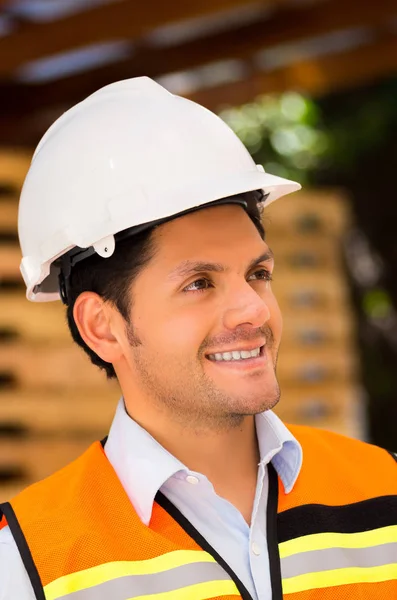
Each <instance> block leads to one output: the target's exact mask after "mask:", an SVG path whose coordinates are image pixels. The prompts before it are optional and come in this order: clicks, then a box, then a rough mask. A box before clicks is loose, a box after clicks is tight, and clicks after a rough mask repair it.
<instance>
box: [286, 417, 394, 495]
mask: <svg viewBox="0 0 397 600" xmlns="http://www.w3.org/2000/svg"><path fill="white" fill-rule="evenodd" d="M289 429H290V431H291V432H292V433H293V435H294V436H295V437H296V439H297V440H298V441H299V442H300V444H301V445H302V450H303V465H304V470H305V471H306V473H308V474H311V475H312V476H314V475H315V474H316V476H317V475H318V473H319V470H320V469H326V470H329V471H332V472H334V473H336V472H337V473H339V474H340V475H341V476H342V477H345V478H348V479H351V478H352V477H353V478H354V477H360V478H361V479H365V480H368V477H370V478H371V480H372V481H376V480H378V481H383V482H388V484H387V485H388V487H387V489H386V490H384V492H385V493H394V494H395V493H397V477H396V473H397V462H396V459H395V458H394V457H393V456H392V453H390V452H388V451H387V450H384V449H383V448H380V447H379V446H375V445H373V444H369V443H367V442H363V441H361V440H357V439H354V438H349V437H346V436H344V435H340V434H338V433H333V432H331V431H326V430H322V429H316V428H314V427H306V426H291V427H289ZM381 487H383V486H381ZM388 490H390V491H388ZM392 490H393V491H392Z"/></svg>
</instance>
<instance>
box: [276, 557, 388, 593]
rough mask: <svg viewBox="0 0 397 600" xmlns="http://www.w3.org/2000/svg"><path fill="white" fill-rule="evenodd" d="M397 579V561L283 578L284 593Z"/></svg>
mask: <svg viewBox="0 0 397 600" xmlns="http://www.w3.org/2000/svg"><path fill="white" fill-rule="evenodd" d="M393 579H397V563H395V564H391V565H382V566H380V567H369V568H365V569H363V568H357V567H350V568H347V569H336V570H333V571H320V572H319V573H306V574H304V575H297V576H296V577H290V578H289V579H283V582H282V583H283V594H296V593H297V592H304V591H306V590H312V589H319V588H327V587H334V586H337V585H346V584H349V583H379V582H381V581H389V580H393Z"/></svg>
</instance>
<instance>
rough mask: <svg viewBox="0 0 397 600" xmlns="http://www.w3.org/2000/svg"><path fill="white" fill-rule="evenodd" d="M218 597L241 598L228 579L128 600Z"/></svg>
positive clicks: (174, 599) (192, 599)
mask: <svg viewBox="0 0 397 600" xmlns="http://www.w3.org/2000/svg"><path fill="white" fill-rule="evenodd" d="M218 596H236V597H237V598H241V596H240V594H239V592H238V590H237V588H236V586H235V584H234V582H233V581H232V580H231V579H230V580H229V581H208V582H207V581H206V582H204V583H197V584H196V585H189V586H188V587H183V588H181V589H179V590H171V591H170V592H162V593H160V594H150V595H145V596H133V597H132V598H129V600H187V599H188V600H207V599H208V598H216V597H218Z"/></svg>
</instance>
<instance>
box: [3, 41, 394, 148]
mask: <svg viewBox="0 0 397 600" xmlns="http://www.w3.org/2000/svg"><path fill="white" fill-rule="evenodd" d="M394 73H397V37H396V36H390V37H386V38H384V39H381V40H378V41H377V42H374V43H373V44H369V45H367V46H362V47H360V48H356V49H354V50H349V51H345V52H341V53H339V54H333V55H330V56H322V57H319V58H313V59H307V60H301V61H297V62H295V63H293V64H291V65H289V66H286V67H283V68H279V69H275V70H272V71H268V72H259V71H256V72H253V73H252V74H250V75H249V76H247V78H245V79H244V80H241V81H238V82H235V83H229V84H223V85H220V86H214V87H212V88H208V89H203V90H201V91H198V92H195V93H192V94H190V96H189V97H190V98H191V99H192V100H194V101H196V102H198V103H200V104H202V105H203V106H206V107H207V108H209V109H211V110H214V111H218V110H220V109H222V108H224V107H226V106H238V105H241V104H244V103H246V102H250V101H252V100H254V99H255V98H256V97H257V96H259V95H261V94H265V93H272V92H283V91H286V90H292V89H295V90H299V91H303V92H307V93H309V94H312V95H314V96H321V95H324V94H326V93H330V92H334V91H337V90H339V89H343V88H348V87H354V86H357V85H361V84H365V83H369V82H372V81H374V80H376V79H377V78H380V77H384V76H387V75H391V74H394ZM186 96H188V94H186ZM67 108H68V106H65V105H59V106H58V107H53V109H52V110H51V111H49V112H48V113H47V112H46V111H41V112H40V111H37V112H36V113H35V112H31V113H25V114H22V115H18V116H14V117H8V116H7V113H6V112H4V111H2V114H3V116H2V117H0V143H1V144H4V145H7V144H10V145H22V146H35V145H36V144H37V143H38V141H39V138H40V137H41V135H43V133H44V131H45V129H46V128H47V127H48V126H49V125H50V124H51V123H52V122H53V121H54V120H55V118H56V117H57V116H60V115H61V114H62V112H63V111H64V110H66V109H67Z"/></svg>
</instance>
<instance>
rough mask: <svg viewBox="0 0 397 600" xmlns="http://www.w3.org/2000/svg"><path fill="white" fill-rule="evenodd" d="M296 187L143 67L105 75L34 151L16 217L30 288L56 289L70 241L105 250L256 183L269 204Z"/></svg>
mask: <svg viewBox="0 0 397 600" xmlns="http://www.w3.org/2000/svg"><path fill="white" fill-rule="evenodd" d="M299 188H300V185H299V184H298V183H295V182H293V181H289V180H287V179H282V178H280V177H276V176H274V175H270V174H268V173H265V172H264V170H263V167H262V166H261V165H255V163H254V161H253V160H252V158H251V156H250V155H249V153H248V151H247V150H246V148H245V147H244V145H243V144H242V143H241V142H240V140H239V139H238V137H237V136H236V135H235V134H234V132H233V131H232V130H231V129H230V128H229V127H228V126H227V125H226V124H225V123H224V122H223V121H222V120H221V119H220V118H219V117H217V116H216V115H214V114H213V113H211V112H210V111H208V110H207V109H205V108H203V107H202V106H200V105H198V104H196V103H194V102H191V101H190V100H187V99H185V98H181V97H179V96H175V95H173V94H170V93H169V92H168V91H167V90H165V89H164V88H163V87H161V86H160V85H159V84H157V83H156V82H155V81H153V80H151V79H149V78H148V77H137V78H134V79H128V80H125V81H119V82H116V83H113V84H111V85H108V86H106V87H104V88H102V89H100V90H98V91H97V92H95V93H94V94H92V95H91V96H89V97H88V98H86V99H85V100H84V101H83V102H80V103H79V104H77V105H76V106H74V107H73V108H71V109H70V110H68V111H67V112H66V113H65V114H63V115H62V116H61V117H60V118H59V119H58V120H57V121H55V123H54V124H53V125H52V126H51V127H50V128H49V129H48V131H47V132H46V134H45V135H44V136H43V138H42V139H41V141H40V143H39V145H38V146H37V149H36V151H35V153H34V155H33V159H32V164H31V166H30V169H29V172H28V174H27V176H26V179H25V183H24V185H23V188H22V193H21V199H20V204H19V219H18V229H19V240H20V244H21V249H22V255H23V258H22V262H21V272H22V276H23V278H24V280H25V283H26V286H27V297H28V299H29V300H33V301H39V302H45V301H49V300H57V299H59V297H60V294H59V284H58V273H59V267H58V266H56V265H54V264H53V263H54V261H56V259H58V258H59V257H61V256H63V255H65V254H66V253H67V252H69V251H70V250H71V249H73V248H75V247H79V248H90V247H93V248H94V249H95V251H96V252H97V253H98V254H99V255H101V256H104V257H106V256H111V255H112V253H113V251H114V244H115V242H114V235H115V234H117V233H119V232H121V231H124V230H126V229H128V228H131V227H135V226H137V225H142V224H145V223H150V222H152V221H158V220H159V219H164V218H167V217H171V216H173V215H177V214H179V213H181V212H184V211H186V210H189V209H192V208H194V207H200V206H202V205H204V204H208V203H210V202H212V201H214V200H217V199H221V198H225V197H228V196H233V195H236V194H241V193H244V192H249V191H253V190H262V191H263V194H264V197H266V199H265V204H266V205H267V204H270V203H271V202H273V201H274V200H276V199H277V198H279V197H280V196H283V195H284V194H288V193H289V192H293V191H296V190H298V189H299ZM58 262H59V261H58ZM57 264H58V263H57Z"/></svg>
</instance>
